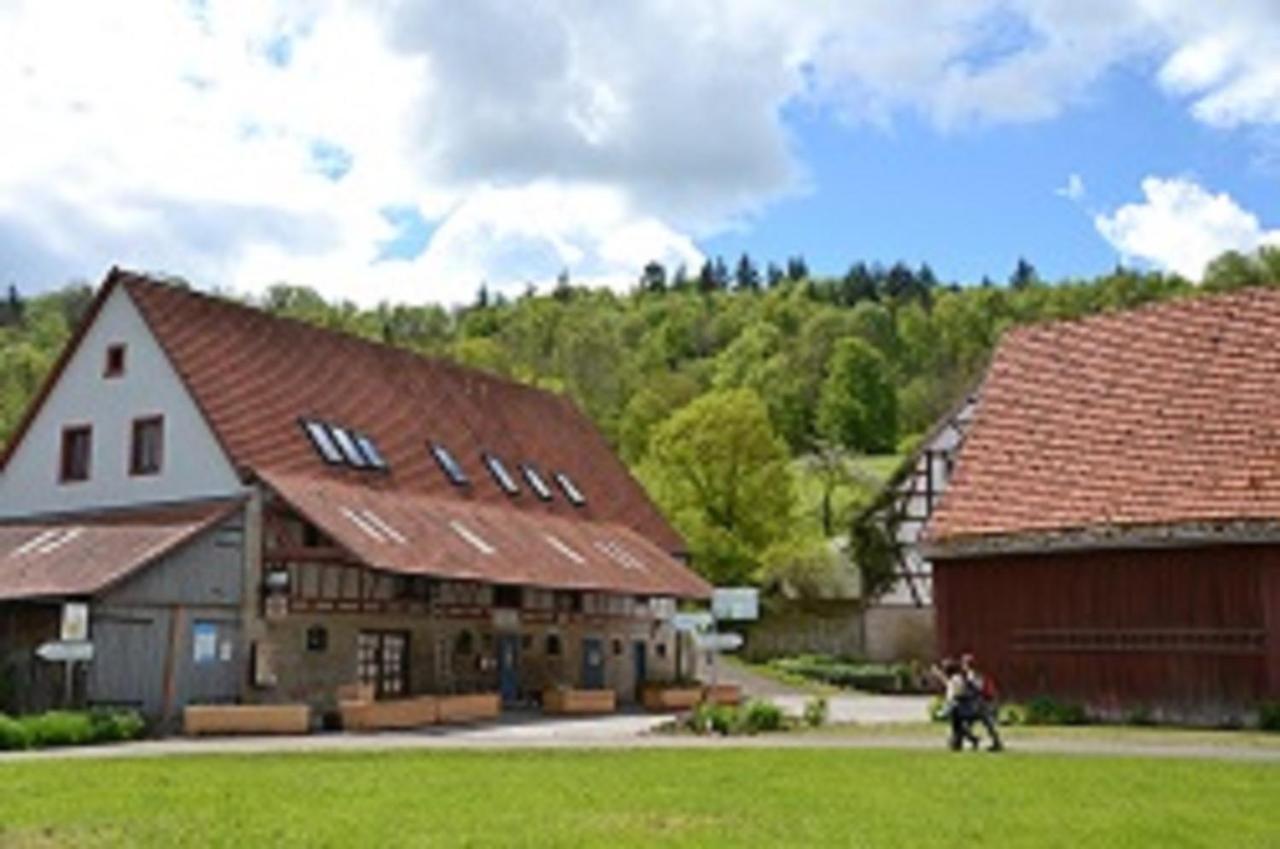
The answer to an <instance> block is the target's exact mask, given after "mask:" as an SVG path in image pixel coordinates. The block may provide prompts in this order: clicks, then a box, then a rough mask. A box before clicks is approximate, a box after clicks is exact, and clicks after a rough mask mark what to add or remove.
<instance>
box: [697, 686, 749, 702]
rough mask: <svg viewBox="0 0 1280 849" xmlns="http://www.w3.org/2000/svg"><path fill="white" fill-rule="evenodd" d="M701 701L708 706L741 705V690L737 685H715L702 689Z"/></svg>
mask: <svg viewBox="0 0 1280 849" xmlns="http://www.w3.org/2000/svg"><path fill="white" fill-rule="evenodd" d="M703 700H704V701H705V702H706V703H707V704H709V705H740V704H742V688H741V687H739V686H738V685H737V684H716V685H715V686H714V687H711V686H708V687H705V688H703Z"/></svg>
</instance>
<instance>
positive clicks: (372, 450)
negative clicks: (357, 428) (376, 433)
mask: <svg viewBox="0 0 1280 849" xmlns="http://www.w3.org/2000/svg"><path fill="white" fill-rule="evenodd" d="M355 439H356V445H358V446H360V451H361V453H363V454H364V456H365V459H366V460H368V461H369V465H370V466H373V467H374V468H375V469H382V470H384V471H385V470H386V468H387V461H386V460H384V459H382V452H381V451H379V450H378V446H376V445H374V444H373V440H372V439H370V438H369V437H367V436H365V435H364V434H363V433H357V434H356V435H355Z"/></svg>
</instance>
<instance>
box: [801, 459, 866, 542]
mask: <svg viewBox="0 0 1280 849" xmlns="http://www.w3.org/2000/svg"><path fill="white" fill-rule="evenodd" d="M853 460H854V454H853V452H851V451H849V450H848V449H846V448H845V447H844V446H843V445H840V444H839V443H836V442H832V441H831V440H829V439H822V438H819V439H816V440H814V445H813V452H812V453H811V454H809V455H808V456H807V457H805V458H804V465H805V468H806V469H807V470H808V471H809V474H810V475H811V476H812V477H813V479H814V480H816V481H817V482H818V486H819V490H820V493H821V495H820V496H819V501H818V507H819V517H818V518H819V521H820V523H821V525H822V535H823V537H831V536H834V535H835V533H836V527H837V526H838V525H842V524H843V523H844V519H845V518H846V517H843V516H842V517H837V516H836V498H837V496H838V495H839V493H840V492H841V491H845V490H852V489H859V488H861V489H867V490H874V489H875V488H876V486H877V481H876V480H875V479H874V478H872V477H870V476H869V475H866V474H863V473H860V472H859V471H858V469H857V467H856V466H855V465H854V463H853ZM846 506H847V505H846Z"/></svg>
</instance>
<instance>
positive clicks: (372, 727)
mask: <svg viewBox="0 0 1280 849" xmlns="http://www.w3.org/2000/svg"><path fill="white" fill-rule="evenodd" d="M338 712H339V713H340V714H341V715H342V727H343V728H344V729H345V730H347V731H381V730H391V729H400V728H421V727H422V726H424V725H432V724H434V723H436V722H439V721H440V706H439V699H437V698H436V697H435V696H414V697H412V698H408V699H392V700H390V701H385V702H370V701H344V702H340V703H339V704H338Z"/></svg>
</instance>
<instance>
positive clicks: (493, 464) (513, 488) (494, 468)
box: [481, 454, 520, 495]
mask: <svg viewBox="0 0 1280 849" xmlns="http://www.w3.org/2000/svg"><path fill="white" fill-rule="evenodd" d="M481 456H483V457H484V464H485V465H486V466H488V467H489V474H491V475H493V479H494V480H495V481H497V482H498V486H500V487H502V491H503V492H505V493H506V494H507V495H516V494H518V493H519V492H520V487H519V486H518V485H516V481H515V478H513V477H511V473H510V472H508V471H507V467H506V465H504V464H503V462H502V460H500V459H499V458H498V457H495V456H494V455H493V454H483V455H481Z"/></svg>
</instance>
